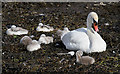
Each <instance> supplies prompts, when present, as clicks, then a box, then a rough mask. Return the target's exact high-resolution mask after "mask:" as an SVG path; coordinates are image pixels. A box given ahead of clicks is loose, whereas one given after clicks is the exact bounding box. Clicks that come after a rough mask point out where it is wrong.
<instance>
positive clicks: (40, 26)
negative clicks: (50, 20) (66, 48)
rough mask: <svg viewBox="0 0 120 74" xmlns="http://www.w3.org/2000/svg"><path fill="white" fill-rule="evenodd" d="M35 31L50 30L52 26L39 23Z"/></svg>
mask: <svg viewBox="0 0 120 74" xmlns="http://www.w3.org/2000/svg"><path fill="white" fill-rule="evenodd" d="M36 30H37V31H43V32H50V31H53V30H54V28H53V27H50V26H48V25H44V24H43V23H39V25H38V27H37V28H36Z"/></svg>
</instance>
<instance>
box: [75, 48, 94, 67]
mask: <svg viewBox="0 0 120 74" xmlns="http://www.w3.org/2000/svg"><path fill="white" fill-rule="evenodd" d="M82 55H83V52H82V51H80V50H79V51H77V52H76V62H77V63H80V64H84V65H90V64H93V63H94V62H95V59H94V58H92V57H90V56H82Z"/></svg>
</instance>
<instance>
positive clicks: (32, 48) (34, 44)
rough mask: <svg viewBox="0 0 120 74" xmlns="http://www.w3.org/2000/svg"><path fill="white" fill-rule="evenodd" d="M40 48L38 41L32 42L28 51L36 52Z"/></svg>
mask: <svg viewBox="0 0 120 74" xmlns="http://www.w3.org/2000/svg"><path fill="white" fill-rule="evenodd" d="M40 48H41V46H40V44H39V43H38V41H36V40H32V42H31V43H30V44H29V45H28V46H27V50H28V51H36V50H38V49H40Z"/></svg>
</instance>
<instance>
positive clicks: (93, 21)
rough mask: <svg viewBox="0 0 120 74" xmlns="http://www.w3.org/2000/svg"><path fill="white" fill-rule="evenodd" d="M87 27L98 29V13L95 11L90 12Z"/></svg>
mask: <svg viewBox="0 0 120 74" xmlns="http://www.w3.org/2000/svg"><path fill="white" fill-rule="evenodd" d="M87 28H88V29H90V30H94V31H96V32H97V31H99V30H98V15H97V13H95V12H90V13H89V14H88V17H87Z"/></svg>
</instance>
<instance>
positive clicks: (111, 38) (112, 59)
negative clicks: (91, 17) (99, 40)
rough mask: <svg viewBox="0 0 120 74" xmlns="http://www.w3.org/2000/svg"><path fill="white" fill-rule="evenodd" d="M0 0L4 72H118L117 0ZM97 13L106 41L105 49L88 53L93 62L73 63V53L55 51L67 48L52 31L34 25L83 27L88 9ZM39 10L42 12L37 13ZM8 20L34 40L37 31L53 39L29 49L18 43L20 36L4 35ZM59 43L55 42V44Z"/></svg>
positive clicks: (119, 21) (119, 32)
mask: <svg viewBox="0 0 120 74" xmlns="http://www.w3.org/2000/svg"><path fill="white" fill-rule="evenodd" d="M105 4H106V5H100V4H99V3H79V2H78V3H62V2H61V3H27V2H26V3H23V2H12V3H10V2H9V3H2V19H3V20H2V36H3V37H2V49H3V50H2V71H3V74H4V73H5V72H71V73H72V72H78V73H83V72H86V73H88V72H91V73H95V72H104V73H114V72H117V73H120V13H119V12H120V2H119V3H105ZM91 11H94V12H96V13H97V14H98V16H99V30H100V32H99V34H100V35H101V36H102V37H103V39H104V40H105V41H106V43H107V50H106V51H105V52H101V53H91V54H86V53H84V55H89V56H91V57H93V58H95V60H96V62H95V63H94V64H92V65H88V66H85V65H81V64H77V63H76V62H75V61H76V58H75V56H70V55H62V56H58V55H57V53H60V52H68V50H67V49H66V48H65V46H64V45H63V44H62V42H61V40H60V37H58V36H57V35H56V31H53V32H49V33H44V32H37V31H36V30H35V29H36V27H37V26H38V23H39V22H40V20H41V22H42V23H44V24H49V25H50V26H53V27H54V28H55V29H63V27H64V26H67V27H68V28H69V29H70V30H73V29H77V28H80V27H86V25H85V24H86V18H87V15H88V13H89V12H91ZM39 14H45V16H40V15H39ZM12 24H15V25H16V26H21V27H23V28H25V29H27V30H29V33H28V36H31V35H34V36H35V37H34V38H32V39H36V40H38V39H39V37H40V35H41V34H43V33H44V34H46V35H48V36H54V42H53V43H50V44H47V45H45V44H42V45H41V47H42V48H41V49H39V50H38V51H34V52H29V51H27V50H26V47H25V46H23V45H21V44H20V43H19V42H20V39H21V38H22V37H23V36H24V35H21V36H16V35H14V36H8V35H6V30H7V28H8V27H10V26H11V25H12ZM106 24H109V25H106ZM57 43H58V44H59V45H58V46H56V44H57Z"/></svg>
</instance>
